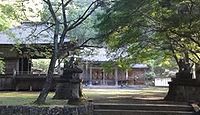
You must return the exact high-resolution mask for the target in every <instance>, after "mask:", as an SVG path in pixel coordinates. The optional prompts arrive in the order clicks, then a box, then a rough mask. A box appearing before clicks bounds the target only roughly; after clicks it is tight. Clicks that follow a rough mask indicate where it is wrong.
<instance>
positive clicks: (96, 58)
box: [79, 48, 149, 69]
mask: <svg viewBox="0 0 200 115" xmlns="http://www.w3.org/2000/svg"><path fill="white" fill-rule="evenodd" d="M87 50H89V49H84V51H87ZM79 58H82V60H83V61H89V62H94V63H95V62H99V63H101V62H106V61H114V59H112V56H109V53H108V52H107V50H106V48H93V50H92V51H91V54H90V55H82V56H81V57H79ZM130 66H131V68H139V69H142V68H149V67H148V65H147V64H139V63H138V64H131V65H130Z"/></svg>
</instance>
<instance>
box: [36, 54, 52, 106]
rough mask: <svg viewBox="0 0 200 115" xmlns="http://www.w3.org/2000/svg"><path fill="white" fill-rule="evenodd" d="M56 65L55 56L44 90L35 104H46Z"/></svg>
mask: <svg viewBox="0 0 200 115" xmlns="http://www.w3.org/2000/svg"><path fill="white" fill-rule="evenodd" d="M55 64H56V57H55V55H53V56H52V59H51V62H50V65H49V70H48V75H47V78H46V81H45V84H44V86H43V89H42V91H41V92H40V95H39V96H38V98H37V100H36V101H35V102H34V103H35V104H43V103H45V100H46V98H47V96H48V93H49V90H50V88H51V84H52V80H53V72H54V67H55Z"/></svg>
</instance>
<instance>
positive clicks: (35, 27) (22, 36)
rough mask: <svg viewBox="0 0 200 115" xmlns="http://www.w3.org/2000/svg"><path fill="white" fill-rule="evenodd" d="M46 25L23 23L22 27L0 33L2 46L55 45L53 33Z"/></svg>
mask: <svg viewBox="0 0 200 115" xmlns="http://www.w3.org/2000/svg"><path fill="white" fill-rule="evenodd" d="M48 27H49V25H48V24H44V23H31V22H26V23H22V24H21V25H20V26H17V27H14V28H11V29H8V30H6V31H3V32H0V44H16V43H19V44H45V43H53V31H52V30H51V29H47V28H48Z"/></svg>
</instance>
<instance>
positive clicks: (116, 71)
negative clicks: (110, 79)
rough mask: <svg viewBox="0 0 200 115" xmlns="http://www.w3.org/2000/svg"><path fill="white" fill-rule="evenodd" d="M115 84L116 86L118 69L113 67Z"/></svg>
mask: <svg viewBox="0 0 200 115" xmlns="http://www.w3.org/2000/svg"><path fill="white" fill-rule="evenodd" d="M115 86H118V69H117V68H115Z"/></svg>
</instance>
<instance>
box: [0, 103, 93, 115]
mask: <svg viewBox="0 0 200 115" xmlns="http://www.w3.org/2000/svg"><path fill="white" fill-rule="evenodd" d="M92 108H93V107H92V104H91V103H89V104H86V105H80V106H71V107H69V106H63V107H59V106H57V107H56V106H55V107H37V106H3V105H1V106H0V115H92Z"/></svg>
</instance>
